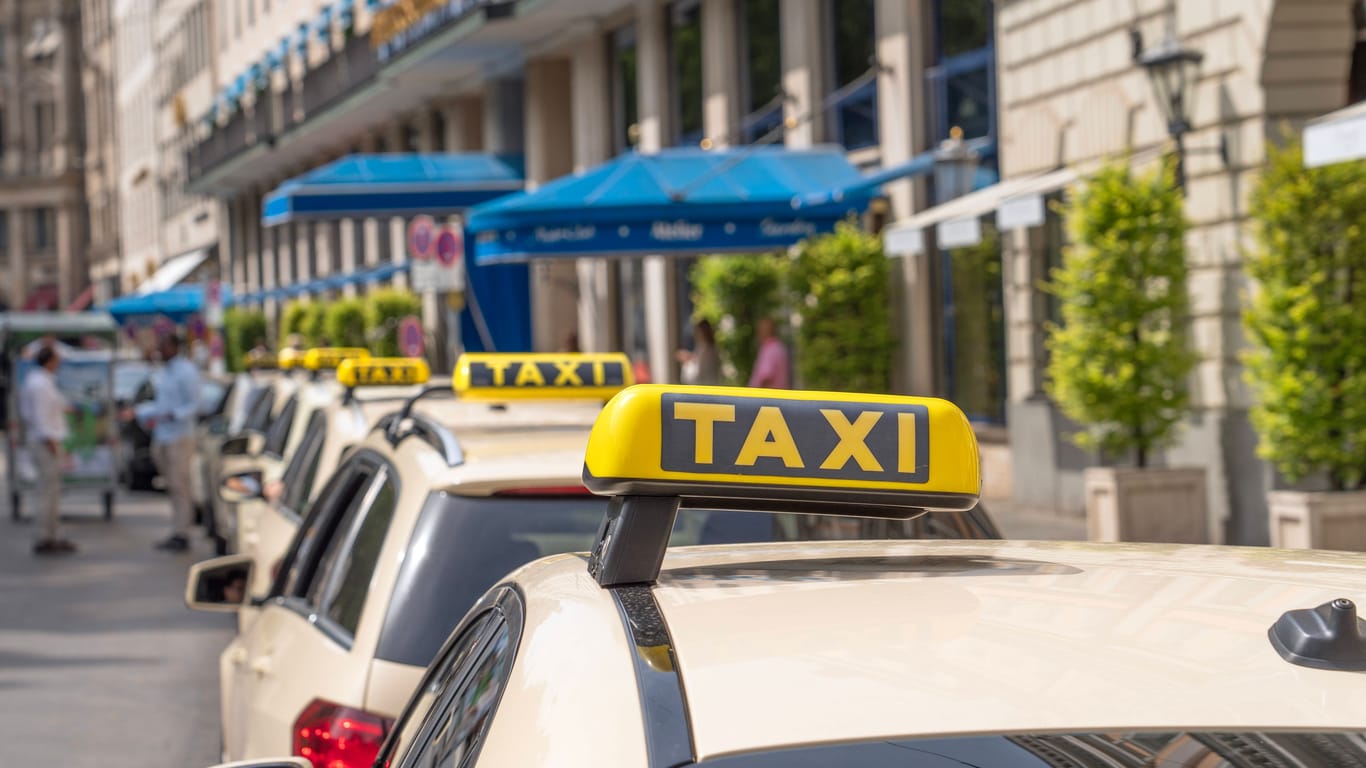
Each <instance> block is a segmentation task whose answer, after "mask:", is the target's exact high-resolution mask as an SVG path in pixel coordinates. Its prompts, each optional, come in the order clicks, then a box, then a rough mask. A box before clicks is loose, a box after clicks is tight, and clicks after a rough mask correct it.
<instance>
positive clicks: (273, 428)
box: [263, 396, 299, 456]
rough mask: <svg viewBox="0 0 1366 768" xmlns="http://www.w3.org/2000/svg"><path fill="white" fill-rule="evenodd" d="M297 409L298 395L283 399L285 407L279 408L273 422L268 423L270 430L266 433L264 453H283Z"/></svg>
mask: <svg viewBox="0 0 1366 768" xmlns="http://www.w3.org/2000/svg"><path fill="white" fill-rule="evenodd" d="M298 410H299V398H298V396H294V397H291V398H289V399H288V400H286V401H285V407H284V408H281V409H280V415H279V416H276V417H275V421H274V423H272V424H271V425H270V431H269V432H267V433H266V445H265V448H264V449H263V450H264V451H265V453H266V454H268V455H270V456H284V455H285V446H286V445H288V444H289V433H290V432H291V431H293V428H294V413H295V412H296V411H298Z"/></svg>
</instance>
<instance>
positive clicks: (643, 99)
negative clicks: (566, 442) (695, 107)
mask: <svg viewBox="0 0 1366 768" xmlns="http://www.w3.org/2000/svg"><path fill="white" fill-rule="evenodd" d="M636 46H637V48H636V56H637V73H636V84H637V88H638V91H639V94H638V98H637V103H638V104H639V105H640V143H639V145H638V149H639V150H640V151H641V152H658V151H659V150H660V149H661V148H663V147H664V146H665V144H666V141H667V139H666V137H668V136H672V135H673V126H672V125H671V123H672V110H671V109H670V108H669V80H670V77H669V40H668V29H667V25H666V24H665V17H664V8H663V6H662V5H661V4H660V3H659V1H658V0H637V2H636ZM643 272H644V278H645V280H644V282H645V306H646V307H647V308H648V310H647V311H646V314H645V325H646V331H645V333H646V339H647V340H648V343H649V356H650V376H651V377H652V378H653V379H654V380H655V381H656V382H668V381H673V380H675V379H676V378H677V376H676V365H675V362H674V350H675V348H676V346H677V340H678V336H679V334H678V318H677V315H678V302H677V300H676V298H675V297H676V296H677V291H676V290H675V283H676V281H675V279H674V268H673V262H672V261H670V260H669V259H666V258H664V257H661V256H649V257H646V259H645V261H644V265H643ZM626 351H627V352H628V353H630V352H632V351H633V350H626Z"/></svg>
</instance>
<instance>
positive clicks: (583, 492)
mask: <svg viewBox="0 0 1366 768" xmlns="http://www.w3.org/2000/svg"><path fill="white" fill-rule="evenodd" d="M493 495H494V496H592V495H593V492H592V491H590V490H588V489H587V488H585V487H583V486H582V485H547V486H545V487H542V488H507V489H505V490H501V491H497V492H495V493H494V494H493Z"/></svg>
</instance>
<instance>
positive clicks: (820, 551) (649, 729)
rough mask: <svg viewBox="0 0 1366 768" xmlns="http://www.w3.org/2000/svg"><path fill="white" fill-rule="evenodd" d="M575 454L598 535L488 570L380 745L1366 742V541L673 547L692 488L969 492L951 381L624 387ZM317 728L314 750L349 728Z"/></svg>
mask: <svg viewBox="0 0 1366 768" xmlns="http://www.w3.org/2000/svg"><path fill="white" fill-rule="evenodd" d="M583 478H584V482H585V483H586V485H587V486H588V487H589V488H591V489H592V490H593V491H594V492H596V493H599V494H604V495H605V496H606V497H607V498H610V506H609V510H608V513H607V515H606V516H605V518H604V520H603V523H602V526H601V529H600V531H599V533H598V535H597V540H596V544H595V545H594V547H593V549H592V552H591V554H590V555H574V554H570V555H558V556H554V557H548V558H545V559H542V560H538V561H536V562H535V563H532V564H530V565H528V566H526V567H524V568H521V569H519V570H518V571H516V572H515V573H513V574H511V575H510V576H508V577H507V578H505V579H503V580H502V581H501V582H500V583H499V584H498V585H497V586H495V587H494V588H493V589H492V590H490V591H489V592H487V593H485V595H484V596H483V597H482V598H481V599H480V601H479V602H478V604H477V605H476V606H475V608H474V609H473V610H472V611H470V612H469V613H468V614H467V615H466V617H465V618H464V620H463V621H462V623H461V625H460V627H459V628H458V629H457V630H456V632H455V633H453V635H452V637H451V639H450V641H449V642H448V643H447V644H446V645H445V647H444V649H443V650H442V652H441V654H440V655H439V656H438V657H437V659H436V660H435V662H434V663H433V665H432V666H431V668H430V669H429V671H428V673H427V675H426V677H425V678H424V680H423V682H422V684H421V687H420V689H419V691H418V693H417V695H416V696H415V697H414V698H413V700H412V701H411V702H410V703H409V705H408V706H407V708H406V709H405V712H404V714H403V715H402V716H401V717H400V718H399V720H398V722H397V723H396V724H395V726H394V727H393V729H392V730H391V732H390V733H389V735H388V739H387V742H386V744H385V746H384V747H383V748H382V750H381V753H380V755H379V756H378V758H377V759H376V761H375V763H374V765H376V766H385V767H386V768H416V767H418V766H422V767H425V766H457V767H458V766H470V765H476V764H477V765H479V766H519V767H523V766H557V767H559V766H595V767H606V766H623V767H624V766H631V767H632V768H641V767H648V768H655V767H663V766H683V765H692V764H699V765H703V766H717V767H718V768H778V767H779V766H781V767H783V768H808V767H811V768H814V767H816V766H820V767H821V768H826V767H829V766H842V767H843V766H849V767H852V768H873V767H876V768H891V767H896V768H964V767H965V766H973V767H974V768H1148V767H1152V768H1252V767H1253V766H1257V767H1259V768H1260V767H1267V768H1271V767H1275V768H1292V767H1293V768H1334V767H1336V766H1347V765H1352V766H1359V765H1366V677H1363V671H1366V622H1362V621H1361V620H1360V619H1358V618H1357V615H1356V608H1355V606H1354V603H1353V601H1354V600H1360V599H1362V598H1363V597H1366V556H1363V555H1358V554H1346V553H1327V552H1303V551H1299V552H1291V551H1276V550H1253V549H1237V548H1221V547H1196V546H1165V545H1088V544H1069V543H1042V544H1041V543H1019V542H1001V541H998V542H960V541H932V542H920V541H896V542H888V541H882V542H872V541H859V542H819V543H776V544H750V545H739V546H711V547H687V548H681V549H675V550H672V551H669V552H666V550H665V545H666V543H667V542H668V541H669V537H670V532H671V531H672V530H673V529H674V527H675V524H676V522H675V521H676V520H677V519H678V518H679V517H680V516H682V515H684V514H686V513H688V512H689V511H695V510H698V509H703V510H705V509H746V510H748V509H761V510H770V511H776V512H791V513H809V512H822V513H826V514H831V515H839V516H851V517H853V518H862V517H874V518H880V519H896V518H901V517H905V516H908V515H914V514H917V513H919V512H920V511H921V510H924V509H938V510H949V511H952V510H965V509H968V508H969V507H971V506H972V504H973V501H974V499H975V497H976V495H977V493H978V489H979V476H978V452H977V445H976V442H975V439H974V437H973V433H972V430H971V428H970V427H969V425H968V423H967V420H966V419H965V418H964V417H963V415H962V413H961V412H960V411H959V410H958V409H957V408H955V407H954V406H953V405H951V404H949V403H946V402H944V401H940V400H932V399H915V398H900V397H883V396H859V395H846V394H833V393H801V392H779V391H763V390H736V389H722V388H685V387H660V386H641V387H635V388H632V389H629V390H626V391H625V392H623V393H622V394H620V395H618V396H617V397H616V398H615V399H614V400H613V401H612V402H611V403H609V404H608V406H607V407H606V408H605V409H604V411H603V412H602V415H601V416H600V417H599V418H598V420H597V424H596V426H595V427H594V429H593V432H592V436H591V437H590V439H589V446H588V451H587V458H586V462H585V464H584V467H583ZM333 733H336V732H335V731H334V732H333ZM300 735H301V737H303V739H304V741H303V742H301V743H302V744H304V745H305V746H306V747H307V748H308V749H310V750H313V751H311V752H309V753H308V754H310V755H323V756H331V755H336V754H339V753H340V752H341V751H343V750H342V749H341V748H340V747H339V746H338V745H337V744H335V743H332V742H329V741H328V740H326V739H322V738H318V737H317V736H318V732H317V731H310V732H305V731H302V730H301V731H300ZM378 737H379V734H378V733H376V734H375V735H374V737H373V738H376V739H377V738H378ZM351 738H352V740H351V741H348V742H347V745H346V749H351V748H359V745H360V744H361V743H362V741H363V739H359V738H356V737H351ZM315 764H323V763H315Z"/></svg>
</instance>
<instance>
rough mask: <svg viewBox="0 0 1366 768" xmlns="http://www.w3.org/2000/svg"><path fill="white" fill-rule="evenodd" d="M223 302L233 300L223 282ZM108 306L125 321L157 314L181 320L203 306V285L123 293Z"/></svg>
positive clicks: (143, 318) (111, 312)
mask: <svg viewBox="0 0 1366 768" xmlns="http://www.w3.org/2000/svg"><path fill="white" fill-rule="evenodd" d="M223 304H224V306H231V305H232V304H233V298H232V292H231V291H230V290H228V287H227V286H223ZM105 309H106V310H108V312H109V314H111V315H113V316H114V319H115V320H117V321H118V322H119V323H120V324H123V325H126V324H128V323H131V322H139V321H144V320H145V321H152V320H155V319H156V318H158V317H167V318H170V319H171V320H174V321H175V322H177V323H180V322H184V321H186V320H188V319H189V318H190V316H191V315H196V314H198V313H200V312H202V311H203V310H204V286H203V285H182V286H177V287H175V288H171V289H169V290H165V291H157V292H156V293H144V294H137V295H132V296H121V297H119V298H117V299H114V300H113V301H111V302H109V306H108V307H106V308H105Z"/></svg>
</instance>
